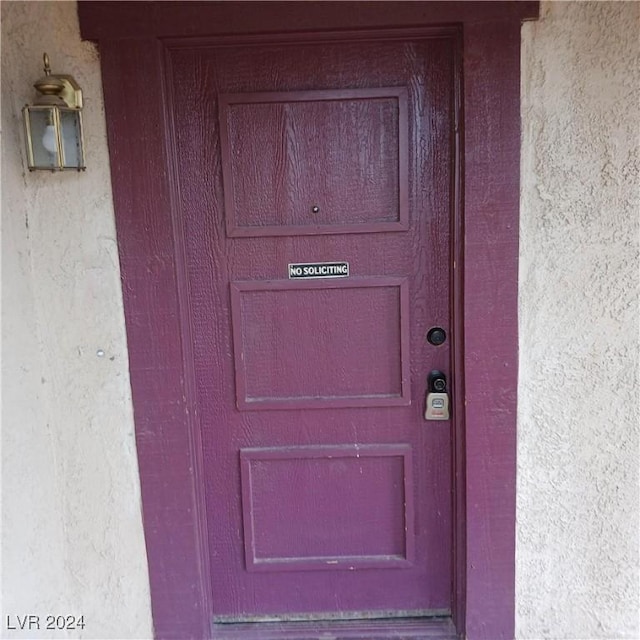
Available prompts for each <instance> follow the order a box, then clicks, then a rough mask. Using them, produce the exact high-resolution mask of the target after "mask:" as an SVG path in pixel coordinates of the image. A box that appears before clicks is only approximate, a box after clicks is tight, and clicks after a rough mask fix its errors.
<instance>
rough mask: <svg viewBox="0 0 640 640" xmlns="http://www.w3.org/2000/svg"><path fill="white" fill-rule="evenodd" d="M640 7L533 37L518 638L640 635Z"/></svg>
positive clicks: (605, 8) (578, 6)
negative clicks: (639, 292) (639, 41)
mask: <svg viewBox="0 0 640 640" xmlns="http://www.w3.org/2000/svg"><path fill="white" fill-rule="evenodd" d="M639 28H640V4H638V3H623V2H602V3H573V2H571V3H564V2H557V3H544V4H543V5H542V19H541V20H540V21H539V22H536V23H530V24H527V25H525V26H524V28H523V55H522V60H523V76H522V94H523V95H522V117H523V149H522V160H523V161H522V198H521V238H520V243H521V257H520V389H519V415H518V429H519V431H518V474H519V478H518V534H517V535H518V538H517V635H518V637H519V638H579V639H590V638H611V639H613V638H633V639H634V640H635V639H637V638H640V626H639V624H638V607H639V602H640V597H639V593H638V581H639V575H638V544H639V527H638V518H639V506H640V505H639V493H638V464H639V455H638V430H639V427H640V415H639V412H638V395H639V392H640V385H639V381H638V352H639V344H638V338H639V328H638V322H639V315H638V280H639V267H640V261H639V258H638V231H639V213H640V198H639V189H640V168H639V164H638V144H639V135H640V111H639V100H640V95H639V90H640V89H639V83H638V79H639V76H638V71H639V68H640V51H639V43H638V33H639Z"/></svg>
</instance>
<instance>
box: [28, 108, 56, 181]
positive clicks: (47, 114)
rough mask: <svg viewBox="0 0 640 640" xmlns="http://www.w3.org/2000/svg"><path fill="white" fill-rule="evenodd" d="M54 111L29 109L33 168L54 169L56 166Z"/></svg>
mask: <svg viewBox="0 0 640 640" xmlns="http://www.w3.org/2000/svg"><path fill="white" fill-rule="evenodd" d="M54 122H55V120H54V109H52V108H50V107H29V124H30V129H31V143H32V148H33V164H34V166H35V167H43V168H47V169H55V168H57V167H58V166H59V165H58V148H57V140H56V132H55V126H54Z"/></svg>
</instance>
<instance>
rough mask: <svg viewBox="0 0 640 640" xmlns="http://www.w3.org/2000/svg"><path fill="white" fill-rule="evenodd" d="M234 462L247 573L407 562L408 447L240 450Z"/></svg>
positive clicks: (409, 528)
mask: <svg viewBox="0 0 640 640" xmlns="http://www.w3.org/2000/svg"><path fill="white" fill-rule="evenodd" d="M240 459H241V469H242V496H243V523H244V541H245V557H246V562H247V569H248V570H249V571H273V570H279V571H287V570H290V571H301V570H305V571H310V570H311V571H313V570H316V571H317V570H324V571H335V570H340V569H342V570H346V571H354V570H356V569H365V568H368V569H372V568H383V569H385V568H388V567H402V566H407V565H408V564H410V563H411V562H412V561H413V546H414V545H413V542H414V531H413V510H414V505H413V495H414V491H413V483H412V477H411V448H410V447H408V446H406V445H375V446H374V445H343V446H339V447H335V446H333V447H327V446H315V447H280V448H270V449H243V450H242V451H241V452H240ZM318 485H320V486H322V487H323V490H322V491H318V490H317V487H318ZM372 494H373V495H375V496H376V498H375V501H374V500H371V495H372ZM337 495H340V496H341V499H340V500H336V499H335V496H337Z"/></svg>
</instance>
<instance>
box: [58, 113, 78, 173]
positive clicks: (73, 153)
mask: <svg viewBox="0 0 640 640" xmlns="http://www.w3.org/2000/svg"><path fill="white" fill-rule="evenodd" d="M81 118H82V116H81V114H80V112H79V111H77V110H76V109H64V108H61V109H60V124H61V126H62V146H63V149H64V166H65V169H79V168H84V158H83V157H82V145H81V140H82V121H81Z"/></svg>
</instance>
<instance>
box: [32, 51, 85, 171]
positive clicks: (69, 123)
mask: <svg viewBox="0 0 640 640" xmlns="http://www.w3.org/2000/svg"><path fill="white" fill-rule="evenodd" d="M43 59H44V73H45V75H44V76H43V77H42V78H40V79H39V80H38V81H37V82H36V83H35V84H34V85H33V86H34V87H35V88H36V89H37V90H38V92H39V94H40V95H38V97H37V98H36V100H35V102H34V104H33V105H25V107H24V109H22V115H23V118H24V128H25V135H26V143H27V158H28V162H29V171H35V170H36V169H43V170H47V171H65V170H76V171H84V170H85V169H86V166H85V164H84V139H83V134H82V89H80V87H79V86H78V83H77V82H76V81H75V80H74V78H73V77H72V76H68V75H62V74H52V73H51V68H50V66H49V56H48V55H47V54H46V53H45V54H44V57H43Z"/></svg>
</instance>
